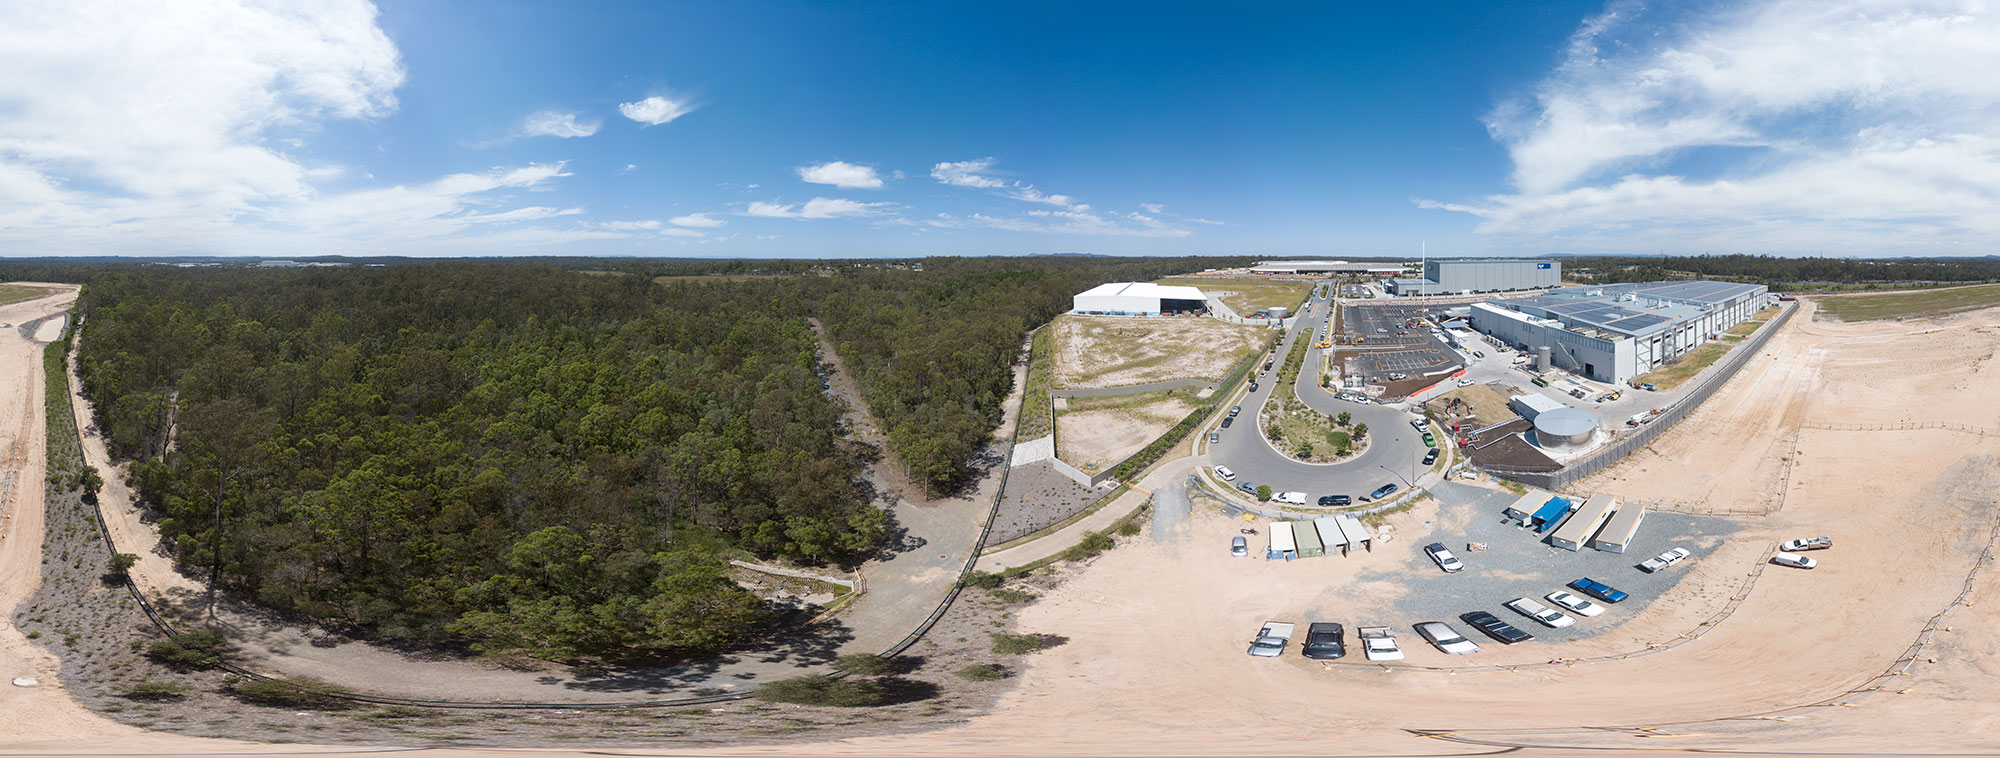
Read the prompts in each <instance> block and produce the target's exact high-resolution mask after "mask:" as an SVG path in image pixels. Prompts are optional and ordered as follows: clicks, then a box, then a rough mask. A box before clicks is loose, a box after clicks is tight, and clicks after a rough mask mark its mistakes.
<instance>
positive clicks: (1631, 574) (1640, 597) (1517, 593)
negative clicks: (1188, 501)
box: [1246, 482, 1736, 665]
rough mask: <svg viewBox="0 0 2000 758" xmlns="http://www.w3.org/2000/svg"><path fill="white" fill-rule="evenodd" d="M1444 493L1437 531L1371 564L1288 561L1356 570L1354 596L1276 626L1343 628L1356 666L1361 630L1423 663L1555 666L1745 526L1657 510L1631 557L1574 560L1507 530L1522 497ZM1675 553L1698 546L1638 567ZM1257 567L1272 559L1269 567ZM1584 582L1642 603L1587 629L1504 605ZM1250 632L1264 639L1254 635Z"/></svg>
mask: <svg viewBox="0 0 2000 758" xmlns="http://www.w3.org/2000/svg"><path fill="white" fill-rule="evenodd" d="M1433 491H1434V492H1435V493H1436V494H1437V495H1438V496H1439V498H1440V499H1441V500H1442V502H1443V503H1444V505H1442V506H1440V507H1439V509H1438V512H1437V515H1436V516H1435V518H1433V519H1431V520H1430V521H1431V523H1429V524H1426V525H1423V528H1427V529H1430V530H1431V531H1430V532H1429V533H1425V532H1423V531H1420V530H1418V529H1417V525H1406V526H1405V528H1404V529H1403V530H1400V533H1398V534H1396V535H1395V536H1394V539H1393V540H1391V541H1387V542H1380V541H1378V542H1377V544H1375V545H1374V549H1373V550H1372V551H1371V552H1370V553H1368V554H1366V556H1365V557H1364V556H1363V554H1360V553H1357V554H1355V555H1354V556H1349V557H1341V556H1327V557H1319V558H1301V559H1297V560H1294V561H1292V562H1290V563H1289V564H1286V563H1284V562H1282V561H1277V562H1272V563H1274V564H1282V565H1278V566H1274V567H1273V568H1275V569H1276V570H1277V571H1278V572H1280V573H1291V572H1313V573H1318V572H1319V571H1320V570H1321V569H1323V568H1329V567H1330V568H1331V570H1333V571H1335V572H1342V573H1347V572H1351V574H1352V579H1351V582H1352V589H1350V590H1349V591H1345V592H1329V593H1320V594H1319V595H1318V596H1317V597H1316V598H1315V600H1314V602H1313V603H1312V604H1310V605H1308V606H1306V607H1303V608H1290V609H1271V610H1270V611H1269V617H1270V618H1279V619H1289V620H1296V621H1299V622H1302V623H1303V622H1306V621H1335V622H1339V623H1341V624H1343V625H1345V626H1346V627H1347V629H1348V640H1347V641H1348V644H1349V645H1350V651H1351V652H1350V656H1349V658H1350V659H1352V660H1355V661H1360V660H1362V659H1361V658H1360V656H1359V652H1358V650H1354V648H1353V647H1352V646H1353V645H1355V644H1357V642H1358V641H1357V640H1356V639H1355V638H1354V636H1353V635H1354V631H1353V630H1354V628H1355V627H1356V626H1375V625H1385V626H1389V627H1391V628H1392V629H1393V630H1394V632H1395V634H1396V638H1397V641H1398V642H1399V643H1400V644H1401V646H1402V648H1403V651H1404V652H1405V653H1406V654H1407V655H1408V656H1409V660H1410V661H1411V662H1413V663H1422V664H1424V665H1451V664H1454V663H1465V664H1468V665H1470V664H1481V663H1492V662H1495V661H1494V660H1492V659H1493V658H1495V657H1497V656H1496V655H1495V654H1496V653H1497V651H1499V650H1501V649H1503V648H1504V649H1506V650H1508V651H1510V653H1511V654H1509V655H1507V656H1506V658H1508V659H1514V660H1521V659H1536V658H1539V659H1542V660H1546V659H1548V658H1550V657H1556V656H1562V655H1564V654H1565V653H1564V651H1563V650H1562V648H1561V647H1560V644H1561V643H1565V642H1571V641H1576V640H1582V639H1588V638H1591V637H1596V636H1599V635H1603V634H1606V633H1608V632H1611V631H1612V630H1615V629H1617V628H1618V627H1619V626H1621V625H1623V624H1625V623H1626V622H1628V621H1631V620H1633V619H1635V618H1638V617H1639V616H1640V615H1641V614H1643V613H1645V612H1646V611H1647V610H1648V608H1649V607H1651V606H1652V605H1653V603H1654V602H1655V601H1656V600H1658V599H1659V597H1660V596H1661V595H1662V594H1664V593H1665V592H1666V591H1667V590H1668V589H1669V588H1671V587H1673V586H1674V584H1675V583H1677V582H1679V581H1680V580H1681V579H1682V578H1683V577H1684V576H1686V575H1687V573H1688V572H1689V571H1690V569H1691V568H1692V567H1693V566H1696V565H1698V564H1699V563H1700V562H1701V561H1703V560H1704V559H1706V558H1708V557H1709V556H1711V555H1713V554H1714V552H1715V551H1716V549H1718V548H1720V547H1721V546H1722V545H1723V544H1724V541H1725V540H1726V539H1727V538H1728V536H1729V535H1730V534H1732V533H1733V532H1734V531H1735V529H1736V527H1735V525H1734V524H1732V523H1730V522H1728V521H1726V520H1723V519H1719V518H1711V517H1702V516H1688V515H1683V514H1677V513H1648V514H1647V515H1646V520H1645V522H1644V524H1643V525H1642V526H1641V527H1640V529H1639V535H1638V538H1637V539H1636V540H1635V541H1634V543H1633V545H1632V546H1631V548H1630V550H1629V551H1628V552H1625V553H1609V552H1604V551H1599V550H1591V549H1588V548H1586V549H1584V550H1582V551H1580V552H1570V551H1568V550H1563V549H1560V548H1556V547H1552V546H1550V545H1548V544H1546V543H1545V542H1544V541H1543V538H1542V535H1538V534H1536V533H1535V532H1534V531H1532V530H1525V529H1521V528H1519V527H1518V526H1516V525H1514V524H1513V523H1511V522H1508V523H1503V521H1504V520H1503V518H1502V516H1501V510H1502V509H1504V508H1505V507H1506V506H1507V505H1508V504H1509V503H1511V502H1513V501H1514V499H1515V498H1516V496H1515V495H1514V494H1512V493H1509V492H1505V491H1501V490H1495V489H1488V488H1484V487H1474V486H1468V485H1462V484H1457V483H1453V482H1445V483H1441V484H1439V485H1437V486H1436V487H1434V488H1433ZM1252 539H1253V543H1254V544H1253V552H1254V551H1257V550H1261V548H1260V547H1258V545H1259V544H1261V543H1255V541H1256V540H1263V539H1267V538H1265V537H1263V536H1261V535H1260V536H1259V537H1255V538H1252ZM1431 542H1442V543H1444V545H1445V547H1446V548H1447V549H1449V550H1450V551H1451V552H1452V554H1453V555H1455V556H1457V557H1458V559H1459V560H1460V561H1462V562H1464V564H1465V569H1464V570H1463V571H1459V572H1457V573H1452V574H1447V573H1444V572H1443V571H1442V570H1440V569H1439V568H1438V566H1437V564H1436V563H1434V562H1432V561H1431V559H1430V558H1429V557H1428V556H1427V555H1425V553H1424V551H1423V547H1424V545H1426V544H1428V543H1431ZM1469 542H1483V543H1485V544H1486V546H1487V549H1485V550H1482V551H1479V552H1472V551H1470V550H1468V549H1467V547H1466V545H1467V543H1469ZM1675 547H1682V548H1687V550H1688V551H1689V552H1690V553H1692V555H1691V556H1690V557H1689V558H1687V559H1686V560H1683V561H1681V562H1680V563H1679V564H1677V565H1675V566H1672V567H1669V568H1667V569H1665V570H1663V571H1661V572H1659V573H1656V574H1649V573H1646V572H1644V571H1642V570H1640V569H1639V568H1638V564H1639V563H1640V562H1642V561H1645V560H1647V559H1649V558H1652V557H1653V556H1656V555H1659V554H1660V553H1662V552H1665V551H1666V550H1668V549H1670V548H1675ZM1248 560H1251V561H1256V562H1258V563H1263V562H1264V561H1263V559H1261V558H1251V559H1248ZM1260 568H1261V567H1260ZM1257 573H1260V574H1261V573H1264V571H1262V570H1259V571H1257ZM1581 577H1590V578H1592V579H1596V580H1598V581H1600V582H1603V583H1605V584H1609V585H1611V586H1612V587H1614V588H1617V589H1619V590H1623V591H1625V592H1626V593H1629V594H1630V595H1631V597H1630V598H1628V599H1626V600H1625V601H1624V602H1621V603H1617V604H1615V605H1610V604H1605V603H1602V602H1598V601H1596V600H1592V602H1593V603H1596V604H1597V605H1599V606H1601V607H1603V608H1605V611H1604V613H1602V614H1600V615H1598V616H1596V617H1592V618H1582V617H1577V616H1576V614H1568V615H1570V616H1571V617H1572V618H1575V619H1576V622H1575V623H1574V624H1572V625H1571V626H1569V627H1567V628H1563V629H1551V628H1549V627H1545V626H1542V625H1541V624H1538V623H1535V622H1534V621H1532V620H1530V619H1528V618H1527V617H1525V616H1522V615H1521V614H1519V613H1515V612H1514V611H1512V610H1509V609H1508V608H1506V607H1505V606H1502V605H1501V603H1504V602H1506V601H1508V600H1512V599H1514V598H1517V597H1527V598H1530V599H1533V600H1535V601H1536V602H1539V603H1541V604H1542V605H1545V606H1547V605H1552V604H1551V603H1549V602H1548V600H1547V599H1546V598H1545V597H1544V596H1546V595H1548V594H1549V593H1551V592H1555V591H1557V590H1563V591H1566V592H1569V593H1570V594H1572V595H1577V596H1579V597H1586V598H1587V596H1584V595H1583V594H1582V593H1580V592H1577V591H1575V590H1573V589H1569V588H1568V587H1566V586H1565V585H1567V584H1568V583H1569V582H1570V581H1572V580H1575V579H1578V578H1581ZM1587 599H1588V598H1587ZM1469 611H1487V612H1489V613H1492V614H1493V615H1495V616H1498V617H1500V619H1501V620H1503V621H1506V622H1507V623H1509V624H1512V625H1513V626H1514V627H1515V628H1517V629H1520V630H1521V631H1524V632H1527V633H1529V634H1532V635H1534V636H1535V639H1533V640H1529V641H1526V642H1522V643H1519V644H1516V645H1513V646H1504V645H1501V644H1500V643H1499V642H1498V641H1496V640H1493V639H1492V638H1490V637H1487V636H1486V635H1484V634H1482V633H1481V632H1479V631H1478V630H1477V629H1474V628H1473V627H1472V626H1471V625H1469V624H1466V623H1464V622H1462V621H1460V620H1459V618H1458V616H1459V614H1462V613H1466V612H1469ZM1566 613H1567V612H1566ZM1424 621H1442V622H1445V623H1446V624H1449V625H1451V626H1452V628H1454V629H1457V630H1458V631H1459V633H1461V634H1464V635H1465V636H1466V638H1467V639H1471V640H1472V641H1474V642H1476V643H1479V645H1480V647H1481V648H1482V650H1481V652H1480V653H1479V654H1477V655H1474V656H1471V657H1469V658H1460V657H1458V656H1445V655H1443V654H1441V653H1439V652H1438V651H1436V650H1435V649H1433V648H1431V647H1430V645H1429V644H1427V643H1425V642H1424V640H1423V638H1422V637H1419V636H1417V634H1416V632H1415V630H1414V629H1412V626H1413V625H1414V624H1417V623H1420V622H1424ZM1301 628H1303V627H1301ZM1250 631H1255V630H1254V629H1251V630H1246V633H1247V632H1250ZM1286 654H1287V655H1292V654H1293V653H1292V652H1291V651H1288V652H1287V653H1286Z"/></svg>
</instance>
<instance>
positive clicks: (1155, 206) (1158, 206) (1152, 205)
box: [1139, 203, 1167, 213]
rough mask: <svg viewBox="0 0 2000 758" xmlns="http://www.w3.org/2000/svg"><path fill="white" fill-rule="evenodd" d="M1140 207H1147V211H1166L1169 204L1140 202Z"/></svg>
mask: <svg viewBox="0 0 2000 758" xmlns="http://www.w3.org/2000/svg"><path fill="white" fill-rule="evenodd" d="M1139 207H1141V208H1144V209H1146V212H1147V213H1165V212H1166V210H1167V206H1164V205H1161V204H1159V203H1140V204H1139Z"/></svg>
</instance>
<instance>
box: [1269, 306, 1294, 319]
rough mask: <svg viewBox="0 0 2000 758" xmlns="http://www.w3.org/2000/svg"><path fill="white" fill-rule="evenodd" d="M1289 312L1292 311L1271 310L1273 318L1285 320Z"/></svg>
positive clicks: (1284, 309) (1283, 309) (1285, 309)
mask: <svg viewBox="0 0 2000 758" xmlns="http://www.w3.org/2000/svg"><path fill="white" fill-rule="evenodd" d="M1288 310H1290V309H1289V308H1272V309H1271V318H1284V317H1285V313H1286V311H1288Z"/></svg>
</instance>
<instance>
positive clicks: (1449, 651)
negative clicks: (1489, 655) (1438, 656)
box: [1417, 621, 1479, 655]
mask: <svg viewBox="0 0 2000 758" xmlns="http://www.w3.org/2000/svg"><path fill="white" fill-rule="evenodd" d="M1417 634H1421V635H1423V636H1424V639H1425V640H1428V641H1429V642H1430V643H1431V645H1432V646H1434V647H1436V648H1437V649H1438V650H1439V651H1440V652H1443V653H1444V654H1446V655H1470V654H1472V653H1477V652H1479V646H1478V645H1476V644H1474V643H1473V642H1472V640H1468V639H1466V638H1465V635H1463V634H1459V633H1458V630H1456V629H1453V628H1451V627H1450V626H1449V625H1446V624H1445V623H1444V622H1442V621H1426V622H1424V623H1421V624H1418V625H1417Z"/></svg>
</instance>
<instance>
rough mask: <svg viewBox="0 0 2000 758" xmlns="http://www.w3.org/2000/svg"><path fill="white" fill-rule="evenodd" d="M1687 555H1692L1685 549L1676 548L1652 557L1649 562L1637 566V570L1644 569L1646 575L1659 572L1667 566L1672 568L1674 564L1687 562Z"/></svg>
mask: <svg viewBox="0 0 2000 758" xmlns="http://www.w3.org/2000/svg"><path fill="white" fill-rule="evenodd" d="M1689 555H1692V553H1689V552H1688V549H1687V548H1684V547H1677V548H1674V549H1672V550H1668V551H1667V552H1664V553H1661V554H1659V555H1656V556H1653V558H1652V559H1651V560H1648V561H1646V562H1645V563H1641V564H1639V568H1642V569H1645V570H1646V573H1648V574H1651V573H1653V572H1655V571H1659V570H1661V569H1664V568H1666V567H1668V566H1672V565H1674V564H1676V563H1680V562H1681V561H1684V560H1687V557H1688V556H1689Z"/></svg>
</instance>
